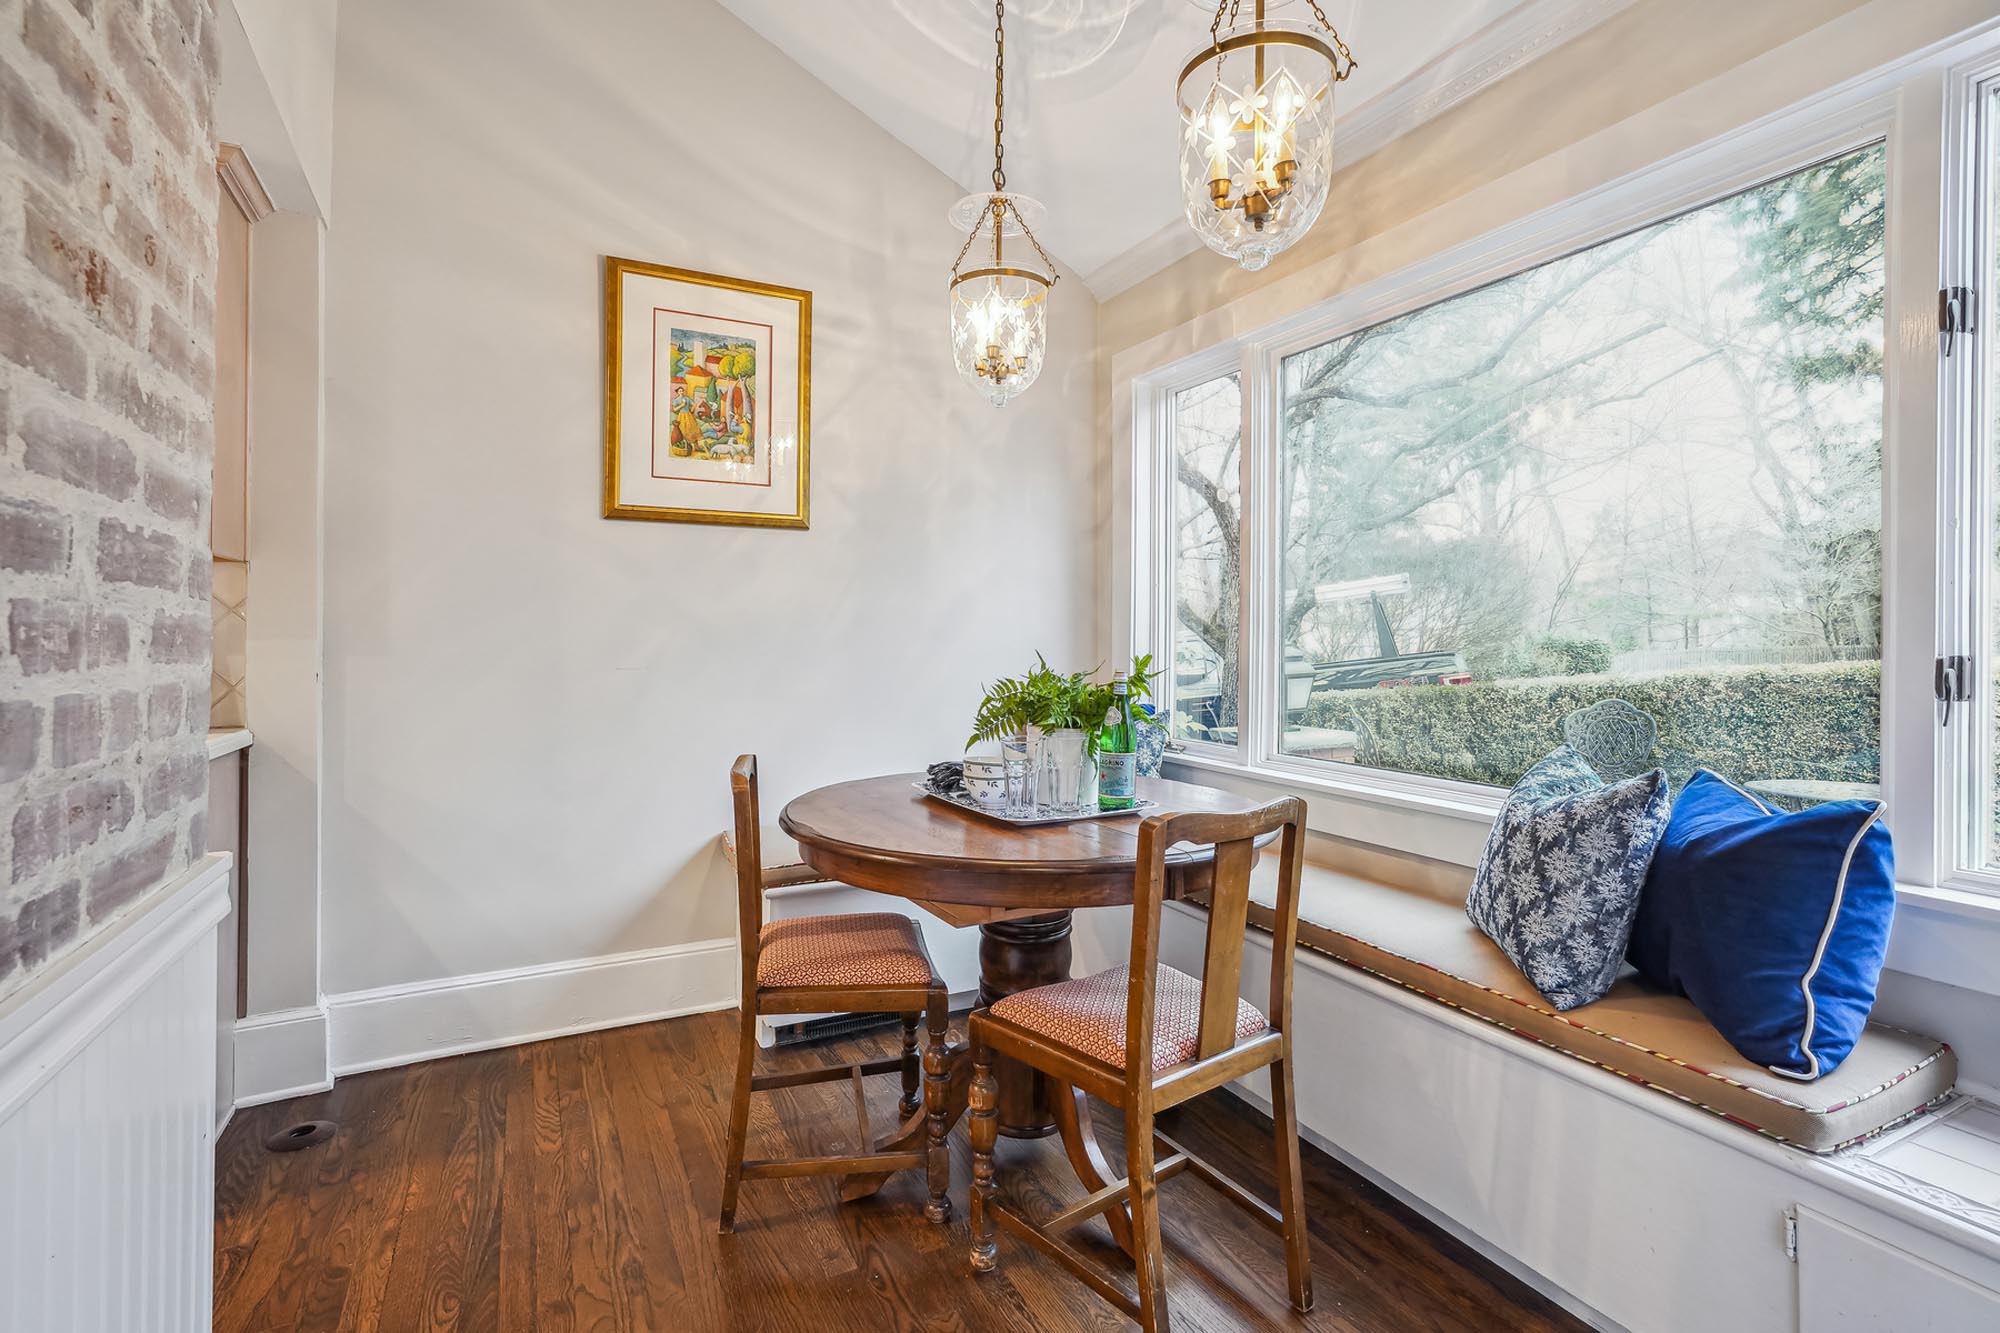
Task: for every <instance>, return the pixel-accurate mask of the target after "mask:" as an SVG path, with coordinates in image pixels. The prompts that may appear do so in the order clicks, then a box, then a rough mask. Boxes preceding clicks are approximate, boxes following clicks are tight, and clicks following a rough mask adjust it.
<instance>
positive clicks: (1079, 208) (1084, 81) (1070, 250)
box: [722, 0, 1630, 298]
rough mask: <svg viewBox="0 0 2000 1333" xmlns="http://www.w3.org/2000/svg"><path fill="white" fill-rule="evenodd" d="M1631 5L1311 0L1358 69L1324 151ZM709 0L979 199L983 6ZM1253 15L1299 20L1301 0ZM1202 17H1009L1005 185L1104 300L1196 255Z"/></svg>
mask: <svg viewBox="0 0 2000 1333" xmlns="http://www.w3.org/2000/svg"><path fill="white" fill-rule="evenodd" d="M1629 2H1630V0H1322V7H1323V8H1324V9H1325V11H1326V14H1327V17H1328V18H1330V19H1331V20H1333V22H1334V25H1335V26H1336V27H1337V28H1338V29H1339V30H1340V32H1341V35H1342V36H1343V37H1345V38H1346V39H1347V42H1348V45H1349V46H1350V47H1352V48H1353V51H1354V55H1355V57H1356V59H1357V60H1358V61H1359V67H1358V68H1357V69H1356V71H1355V73H1354V76H1353V78H1351V79H1349V80H1348V81H1347V82H1346V83H1345V84H1343V85H1342V86H1341V90H1340V101H1339V104H1338V110H1339V115H1340V122H1339V126H1340V127H1339V129H1338V130H1337V131H1336V143H1337V145H1338V146H1337V148H1336V152H1337V154H1338V155H1339V157H1340V158H1341V159H1342V160H1345V161H1352V160H1355V159H1357V158H1359V157H1362V156H1365V155H1366V154H1368V153H1370V152H1373V151H1374V150H1375V149H1377V148H1379V147H1381V146H1382V144H1384V143H1386V142H1387V141H1388V140H1389V139H1391V138H1393V137H1394V136H1395V135H1397V134H1400V133H1402V132H1403V131H1404V130H1407V129H1409V128H1412V127H1413V126H1415V125H1417V124H1420V123H1422V121H1424V120H1426V119H1428V118H1430V117H1431V116H1433V115H1436V114H1437V113H1438V112H1440V111H1442V110H1444V109H1445V108H1446V107H1448V106H1450V105H1452V104H1453V103H1455V102H1457V101H1460V100H1462V99H1463V98H1464V97H1466V96H1469V95H1470V94H1471V93H1472V92H1475V91H1477V90H1478V88H1480V87H1482V86H1484V85H1485V84H1486V83H1490V82H1491V81H1492V80H1493V79H1495V78H1498V77H1500V76H1501V75H1503V74H1505V73H1506V72H1508V71H1510V70H1512V69H1514V68H1517V67H1518V66H1519V65H1521V64H1524V63H1526V62H1527V61H1528V60H1531V59H1533V58H1534V57H1535V56H1537V55H1539V54H1541V53H1542V52H1544V51H1546V50H1548V49H1549V48H1550V47H1551V46H1553V45H1555V44H1557V43H1558V42H1561V41H1564V40H1567V39H1568V38H1569V37H1572V36H1574V35H1576V34H1577V33H1579V32H1582V31H1584V30H1586V29H1587V28H1589V27H1591V26H1593V25H1594V24H1596V23H1597V22H1600V21H1602V20H1603V19H1604V18H1605V17H1608V16H1609V15H1610V14H1611V13H1613V12H1615V11H1616V10H1618V9H1620V8H1622V7H1623V6H1624V5H1625V4H1627V3H1629ZM722 3H723V4H724V5H725V6H726V7H727V8H728V9H729V10H730V11H731V12H733V13H734V14H735V15H736V16H737V17H738V18H740V19H742V20H743V22H745V23H747V24H748V25H749V26H750V27H752V28H753V29H755V30H756V31H757V32H758V33H759V34H760V35H762V36H763V37H764V38H765V39H766V40H767V41H769V42H771V43H772V44H773V45H774V46H776V47H778V48H779V49H780V50H782V51H783V52H785V54H787V55H789V56H790V57H791V58H792V59H794V60H796V61H797V62H798V63H799V64H801V65H803V66H804V67H805V68H806V69H807V70H809V71H810V72H811V73H812V74H813V75H815V76H816V77H817V78H819V79H820V80H821V81H822V82H824V83H825V84H827V85H828V86H829V87H831V88H832V89H833V90H834V91H835V92H837V93H839V94H840V95H841V96H842V97H844V98H846V99H847V100H848V101H849V102H852V103H853V104H854V105H855V106H856V107H858V108H860V110H861V111H862V112H863V113H864V114H866V115H867V116H868V117H869V118H870V119H871V120H873V121H875V122H876V123H877V124H879V125H881V126H882V127H883V128H884V129H886V130H888V131H889V132H890V133H891V134H893V135H895V136H896V138H898V139H900V140H901V141H902V142H903V143H905V144H907V145H909V146H910V147H911V148H913V149H915V150H916V151H917V152H918V153H919V154H921V155H922V156H923V157H924V158H926V159H927V160H928V161H930V162H931V163H932V164H933V165H935V166H936V167H938V168H939V169H940V170H942V171H943V172H945V173H946V174H947V175H949V176H950V177H951V178H952V179H953V180H955V181H957V182H959V183H960V184H961V185H962V186H963V187H964V188H965V189H966V191H967V192H968V193H969V192H971V191H974V190H982V189H985V188H987V187H988V175H989V173H990V171H991V169H992V165H993V162H992V153H993V149H992V133H993V5H992V0H722ZM1249 9H1250V3H1249V0H1244V3H1243V10H1244V12H1245V13H1246V14H1247V13H1248V11H1249ZM1267 10H1268V12H1269V13H1270V15H1271V17H1273V18H1282V19H1290V20H1301V19H1309V18H1310V13H1309V11H1308V10H1307V7H1306V4H1305V3H1304V0H1270V3H1269V4H1268V5H1267ZM1213 12H1214V7H1213V4H1212V3H1207V4H1204V3H1203V2H1202V0H1012V3H1010V4H1009V6H1008V13H1007V183H1008V188H1010V189H1013V190H1018V191H1021V192H1022V193H1025V194H1030V195H1033V196H1035V197H1036V198H1038V199H1040V200H1041V201H1042V202H1043V203H1044V204H1046V205H1047V206H1048V220H1047V222H1046V224H1045V225H1044V226H1043V227H1042V228H1040V229H1039V230H1040V232H1041V239H1042V241H1043V243H1044V244H1045V245H1047V247H1048V248H1049V250H1050V252H1051V253H1053V254H1054V255H1055V256H1056V257H1057V258H1059V259H1060V260H1062V261H1063V262H1064V263H1065V264H1067V265H1069V266H1070V267H1071V268H1072V269H1074V270H1076V271H1077V272H1079V273H1080V274H1081V275H1082V276H1083V279H1084V281H1085V283H1086V284H1088V285H1089V286H1090V288H1091V289H1092V291H1094V292H1095V293H1096V294H1097V295H1098V296H1099V297H1100V298H1102V297H1105V296H1109V295H1112V294H1113V293H1115V292H1117V291H1119V290H1121V289H1123V288H1124V287H1127V286H1129V285H1131V284H1132V283H1134V282H1136V281H1138V280H1139V279H1141V278H1143V277H1145V276H1147V275H1148V274H1149V273H1152V272H1154V271H1155V270H1157V269H1159V268H1161V267H1163V266H1164V265H1166V264H1168V263H1171V262H1173V260H1175V259H1177V258H1179V257H1180V256H1181V255H1183V254H1186V253H1188V252H1189V251H1191V250H1194V249H1196V248H1198V247H1199V242H1198V241H1197V240H1196V239H1195V237H1194V235H1193V233H1192V232H1191V231H1189V230H1188V228H1187V226H1186V225H1185V223H1184V222H1183V221H1182V219H1181V201H1180V186H1179V181H1178V179H1177V176H1176V163H1177V160H1178V159H1177V156H1176V154H1177V149H1178V144H1177V139H1176V135H1177V133H1178V129H1179V122H1178V118H1177V115H1176V112H1175V108H1174V98H1173V93H1174V79H1175V77H1176V76H1177V75H1178V74H1179V72H1180V68H1181V65H1182V63H1183V62H1184V61H1185V59H1186V57H1187V56H1188V55H1189V54H1190V53H1191V52H1192V51H1194V49H1195V48H1196V47H1197V46H1199V45H1200V44H1202V43H1203V42H1204V41H1206V40H1207V37H1208V24H1209V19H1210V16H1211V15H1212V14H1213ZM945 262H949V257H946V261H945ZM1218 262H1221V261H1218Z"/></svg>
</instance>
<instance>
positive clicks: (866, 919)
mask: <svg viewBox="0 0 2000 1333" xmlns="http://www.w3.org/2000/svg"><path fill="white" fill-rule="evenodd" d="M758 939H759V944H758V947H757V984H758V985H759V986H928V985H929V984H930V980H931V960H930V957H929V955H927V954H926V953H925V952H924V945H923V938H922V937H921V936H920V935H918V934H917V923H916V922H914V921H912V920H910V918H908V917H906V916H898V915H896V914H895V913H894V912H855V913H851V914H849V915H846V916H802V917H797V918H794V919H793V920H790V921H770V922H766V923H765V926H764V930H763V933H762V934H761V935H759V936H758Z"/></svg>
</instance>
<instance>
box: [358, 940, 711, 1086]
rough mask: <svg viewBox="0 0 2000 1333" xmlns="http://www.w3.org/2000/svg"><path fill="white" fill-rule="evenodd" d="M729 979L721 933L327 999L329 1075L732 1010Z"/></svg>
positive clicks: (382, 988)
mask: <svg viewBox="0 0 2000 1333" xmlns="http://www.w3.org/2000/svg"><path fill="white" fill-rule="evenodd" d="M736 983H737V974H736V941H735V940H734V939H733V938H728V939H713V940H697V941H695V942H693V943H691V944H676V945H672V946H670V947H668V948H664V949H643V950H639V951H637V952H634V953H622V954H607V955H605V956H603V957H600V958H582V959H576V960H574V961H570V962H563V963H546V964H541V965H538V966H535V967H520V968H509V969H507V970H505V971H500V972H481V973H476V974H473V975H470V976H462V977H440V978H438V979H436V980H434V981H419V982H412V983H410V984H408V985H400V986H382V987H379V988H377V989H374V990H365V991H349V992H347V993H345V994H341V995H329V996H327V997H326V1006H327V1011H328V1015H329V1019H330V1027H329V1033H330V1038H331V1040H330V1049H331V1053H332V1059H331V1067H332V1072H333V1073H334V1074H354V1073H359V1072H361V1071H362V1070H365V1069H386V1068H389V1067H391V1066H394V1065H407V1064H414V1063H416V1062H417V1061H419V1060H435V1059H439V1058H441V1057H443V1056H447V1055H463V1054H465V1053H466V1052H468V1051H484V1050H491V1049H493V1048H494V1047H498V1046H514V1045H518V1044H520V1043H522V1042H529V1041H541V1040H543V1039H544V1038H548V1037H562V1036H567V1035H569V1034H571V1033H576V1032H594V1031H597V1030H599V1029H602V1028H611V1027H622V1026H624V1025H625V1024H628V1023H646V1022H651V1021H653V1020H655V1019H661V1018H678V1017H680V1016H681V1015H683V1014H698V1013H707V1012H709V1011H711V1010H716V1009H730V1008H733V1007H735V1004H736Z"/></svg>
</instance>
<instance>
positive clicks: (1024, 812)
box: [1000, 751, 1035, 819]
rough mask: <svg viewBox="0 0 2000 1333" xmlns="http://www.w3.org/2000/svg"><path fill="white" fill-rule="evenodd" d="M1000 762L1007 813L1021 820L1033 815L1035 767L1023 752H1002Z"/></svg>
mask: <svg viewBox="0 0 2000 1333" xmlns="http://www.w3.org/2000/svg"><path fill="white" fill-rule="evenodd" d="M1000 762H1001V764H1002V765H1003V766H1004V767H1005V770H1006V775H1007V807H1006V810H1007V813H1008V814H1010V815H1013V816H1014V817H1015V818H1017V819H1018V818H1022V817H1025V816H1028V815H1032V814H1034V813H1035V765H1034V761H1033V760H1032V759H1030V758H1028V756H1027V754H1026V753H1025V752H1022V753H1014V752H1009V751H1003V752H1002V753H1001V755H1000Z"/></svg>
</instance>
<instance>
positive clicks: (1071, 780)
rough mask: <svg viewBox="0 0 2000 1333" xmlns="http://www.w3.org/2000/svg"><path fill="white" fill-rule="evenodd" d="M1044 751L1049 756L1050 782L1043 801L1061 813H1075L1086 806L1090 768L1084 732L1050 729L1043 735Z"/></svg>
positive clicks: (1048, 776)
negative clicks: (1087, 773) (1086, 778)
mask: <svg viewBox="0 0 2000 1333" xmlns="http://www.w3.org/2000/svg"><path fill="white" fill-rule="evenodd" d="M1042 751H1043V753H1044V755H1045V756H1046V762H1045V764H1044V767H1045V769H1046V781H1047V783H1048V789H1047V790H1046V791H1045V792H1044V793H1043V797H1044V801H1043V804H1045V805H1047V806H1048V807H1049V808H1050V809H1051V810H1054V811H1055V812H1056V813H1058V814H1064V815H1073V814H1076V813H1077V812H1079V811H1081V810H1082V809H1083V798H1084V780H1085V776H1086V770H1087V769H1088V768H1089V764H1088V763H1087V762H1086V761H1085V759H1084V754H1083V733H1082V732H1081V731H1071V730H1065V731H1054V732H1050V733H1049V734H1048V735H1047V736H1044V737H1043V738H1042Z"/></svg>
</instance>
